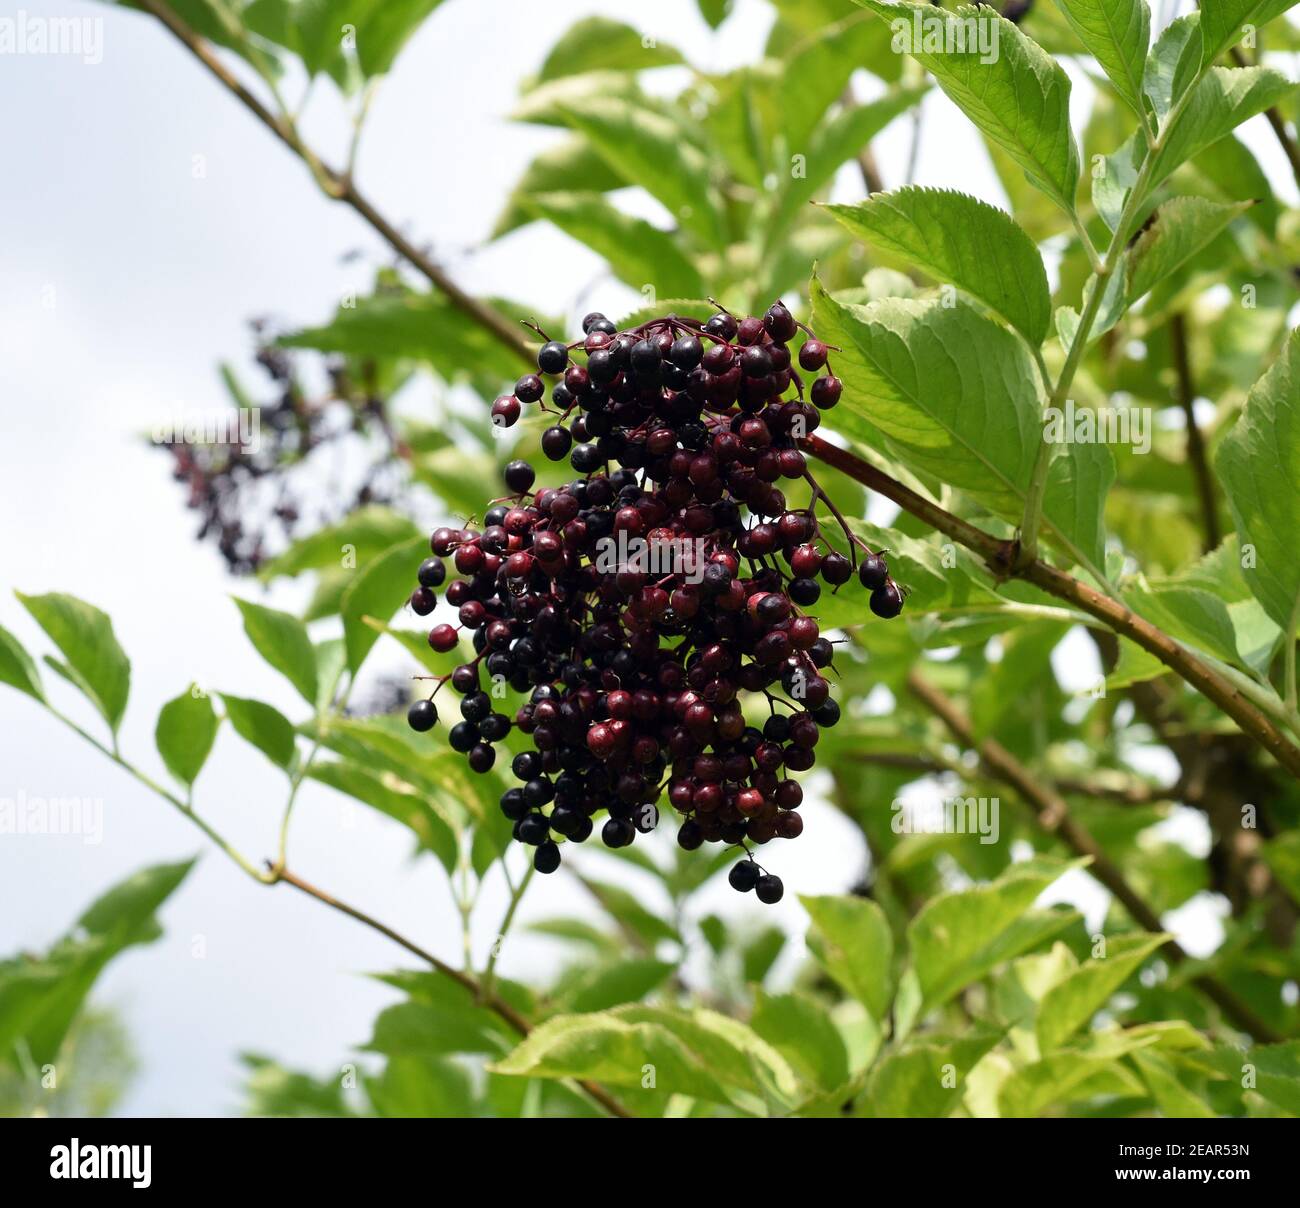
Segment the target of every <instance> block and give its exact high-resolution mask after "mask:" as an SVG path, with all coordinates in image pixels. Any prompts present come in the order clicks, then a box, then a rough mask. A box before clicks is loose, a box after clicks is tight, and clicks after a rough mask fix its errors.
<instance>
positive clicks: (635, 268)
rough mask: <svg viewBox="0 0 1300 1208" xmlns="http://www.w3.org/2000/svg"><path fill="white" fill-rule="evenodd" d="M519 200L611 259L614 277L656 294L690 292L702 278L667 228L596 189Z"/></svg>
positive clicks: (701, 289) (701, 284)
mask: <svg viewBox="0 0 1300 1208" xmlns="http://www.w3.org/2000/svg"><path fill="white" fill-rule="evenodd" d="M522 204H523V205H524V206H525V207H526V208H527V209H528V210H529V211H530V212H531V213H532V214H534V215H535V216H536V217H538V218H544V219H546V221H548V222H551V223H553V224H554V225H555V226H557V227H559V228H560V230H562V231H564V232H565V233H566V234H568V235H571V236H572V237H573V238H574V239H577V240H578V241H579V242H580V243H585V244H586V245H587V246H588V247H589V248H591V249H592V250H593V251H594V252H596V254H597V255H599V256H602V257H603V258H604V259H605V260H607V261H609V266H610V268H611V269H613V271H614V272H615V273H616V274H617V275H618V277H619V278H620V279H621V280H623V281H624V282H626V283H627V284H628V285H630V286H632V288H633V289H638V290H639V289H641V288H642V287H644V286H646V285H651V286H653V287H654V290H655V293H656V295H658V296H659V297H670V298H673V297H694V296H696V295H698V294H702V293H704V292H705V290H704V281H703V279H702V278H701V276H700V272H699V269H697V268H696V267H695V265H694V264H692V263H691V261H690V260H688V259H687V258H686V256H685V254H684V253H683V252H682V251H681V249H680V248H679V247H678V244H677V241H676V240H675V239H674V238H673V236H672V235H671V234H670V233H669V232H667V231H661V230H659V229H658V228H657V227H654V226H651V224H650V223H648V222H646V221H645V220H644V219H641V218H633V217H631V216H629V215H627V214H624V213H623V212H622V211H621V210H618V209H616V208H615V207H614V206H612V205H611V204H610V203H609V202H608V201H606V200H605V198H604V197H603V196H601V195H600V194H599V193H544V194H534V195H533V196H531V197H529V198H527V199H526V200H524V201H523V202H522Z"/></svg>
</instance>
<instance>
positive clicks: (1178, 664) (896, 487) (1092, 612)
mask: <svg viewBox="0 0 1300 1208" xmlns="http://www.w3.org/2000/svg"><path fill="white" fill-rule="evenodd" d="M800 444H801V447H802V448H803V449H804V451H805V452H807V453H810V454H812V455H813V456H814V457H816V458H818V459H819V460H821V461H824V462H826V464H827V465H830V466H834V467H835V469H837V470H840V471H842V472H843V473H845V474H847V475H848V476H849V477H850V478H852V479H854V480H855V481H857V482H860V483H862V484H863V486H866V487H869V488H870V489H871V490H873V491H876V492H877V493H879V494H881V495H884V496H885V498H886V499H891V500H893V501H894V502H895V503H896V504H898V505H899V507H901V508H902V509H903V510H904V511H906V512H910V513H911V514H912V515H913V516H915V517H916V518H917V519H918V520H921V521H923V522H924V523H925V524H927V525H929V526H930V527H931V528H933V529H937V530H938V531H939V532H941V533H943V534H944V535H945V536H948V537H951V538H952V539H953V540H954V541H956V542H958V543H959V544H961V545H964V546H965V547H966V548H967V549H969V550H971V551H973V552H974V553H976V554H979V555H980V557H982V558H983V559H984V560H985V562H987V563H988V565H989V568H990V569H991V570H992V571H993V573H994V574H995V575H997V576H998V577H999V578H1013V577H1014V578H1022V579H1025V580H1026V581H1028V582H1030V583H1032V584H1034V586H1035V587H1038V588H1040V589H1041V590H1043V591H1045V592H1047V593H1048V594H1049V595H1053V596H1056V597H1057V599H1060V600H1065V601H1066V602H1067V603H1069V604H1073V605H1074V606H1075V607H1076V608H1078V609H1080V610H1081V611H1083V612H1086V613H1087V614H1088V615H1089V616H1091V617H1093V618H1094V619H1095V620H1097V621H1099V622H1100V623H1101V624H1102V625H1104V626H1105V627H1106V628H1107V629H1111V630H1114V632H1116V633H1118V634H1120V635H1121V636H1123V637H1126V638H1128V639H1129V640H1130V641H1132V642H1134V643H1135V644H1137V645H1138V646H1141V647H1142V649H1143V650H1146V651H1148V652H1149V653H1151V654H1153V655H1155V656H1156V658H1158V659H1159V660H1160V661H1161V662H1162V663H1164V664H1165V666H1166V667H1168V668H1169V669H1170V670H1171V671H1174V672H1176V673H1177V674H1178V675H1179V676H1181V677H1182V678H1183V679H1184V680H1186V681H1187V682H1188V683H1189V684H1190V685H1191V686H1192V687H1193V688H1195V689H1196V690H1197V691H1198V692H1200V693H1201V694H1202V695H1203V696H1205V697H1206V698H1207V699H1209V700H1211V701H1213V702H1214V704H1216V705H1218V707H1219V708H1220V709H1222V710H1223V711H1224V712H1225V713H1226V714H1227V715H1228V716H1229V717H1231V718H1232V719H1233V721H1235V722H1236V723H1237V725H1238V726H1240V727H1241V729H1242V731H1243V732H1244V733H1246V734H1249V735H1250V736H1251V737H1252V738H1254V739H1255V741H1256V742H1258V743H1259V744H1260V745H1261V746H1262V747H1263V748H1264V749H1265V750H1266V751H1267V752H1268V753H1269V754H1270V755H1272V756H1273V758H1274V759H1276V760H1277V761H1278V763H1280V764H1281V765H1282V766H1283V767H1285V768H1286V769H1287V771H1289V772H1290V773H1291V774H1292V775H1293V776H1295V777H1296V778H1297V779H1300V748H1297V747H1296V746H1295V745H1294V744H1293V743H1292V741H1291V740H1290V739H1289V738H1288V737H1287V736H1286V735H1285V734H1283V733H1282V731H1281V730H1279V729H1278V727H1277V726H1276V725H1275V724H1274V723H1273V721H1272V719H1271V718H1270V717H1268V715H1267V714H1266V713H1264V712H1263V710H1261V709H1260V708H1259V707H1258V706H1257V705H1256V704H1254V702H1252V701H1251V700H1249V699H1248V698H1247V697H1246V696H1244V695H1243V694H1242V693H1241V691H1240V690H1239V689H1238V688H1237V687H1236V686H1235V685H1234V684H1232V683H1230V682H1229V681H1228V680H1227V679H1225V678H1224V677H1223V676H1222V675H1220V674H1219V673H1218V672H1217V671H1215V670H1214V669H1213V668H1212V667H1210V666H1209V665H1208V664H1206V663H1204V662H1202V661H1201V660H1200V659H1199V658H1198V657H1197V656H1196V655H1195V654H1193V653H1192V652H1191V651H1190V650H1188V649H1187V648H1186V647H1184V646H1182V645H1180V644H1179V643H1178V642H1176V641H1174V639H1173V638H1171V637H1170V636H1169V635H1168V634H1167V633H1165V632H1164V631H1163V630H1161V629H1158V628H1156V626H1154V625H1152V624H1151V622H1150V621H1147V620H1145V619H1144V618H1142V617H1140V616H1138V615H1137V613H1135V612H1133V611H1132V610H1131V609H1129V608H1127V607H1125V606H1124V605H1123V604H1121V603H1120V602H1119V601H1118V600H1113V599H1111V598H1110V597H1109V596H1107V595H1103V594H1102V593H1101V592H1099V591H1097V590H1095V589H1094V588H1092V587H1089V586H1088V585H1087V584H1086V583H1083V582H1081V581H1080V580H1078V579H1076V578H1074V577H1073V576H1071V575H1068V574H1066V573H1065V572H1064V571H1061V570H1057V568H1056V567H1054V566H1050V565H1049V564H1048V563H1046V562H1044V561H1043V560H1042V559H1041V558H1033V559H1031V560H1030V561H1028V562H1027V563H1025V564H1024V565H1023V566H1018V567H1017V566H1015V565H1014V563H1015V558H1016V553H1017V546H1016V543H1015V542H1014V541H1004V540H1002V539H1000V538H998V537H995V536H993V534H992V533H987V532H985V531H984V530H983V529H981V528H977V527H976V526H975V525H973V524H971V523H970V522H969V521H966V520H963V519H961V517H959V516H954V515H952V513H951V512H947V511H945V510H944V509H943V508H941V507H940V506H939V505H938V504H937V503H934V502H932V501H931V500H929V499H926V498H925V497H924V496H923V495H920V494H918V493H917V492H916V491H913V490H912V489H911V488H910V487H907V486H904V485H903V483H901V482H898V481H897V480H896V479H893V478H891V477H890V476H889V475H888V474H886V473H884V471H882V470H878V469H877V468H876V467H875V466H873V465H871V463H870V462H867V461H864V460H863V459H862V458H860V457H858V456H857V455H856V454H854V453H851V452H850V451H849V450H847V449H842V448H840V447H839V446H837V445H833V444H831V443H830V442H829V441H827V440H824V439H823V438H822V437H820V436H809V437H806V438H805V439H804V440H803V441H801V442H800Z"/></svg>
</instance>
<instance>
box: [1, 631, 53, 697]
mask: <svg viewBox="0 0 1300 1208" xmlns="http://www.w3.org/2000/svg"><path fill="white" fill-rule="evenodd" d="M0 684H8V685H9V686H10V687H11V688H17V689H18V691H19V692H26V693H27V695H28V696H31V697H35V698H36V699H37V700H38V701H41V702H44V700H45V689H44V688H42V687H41V673H40V672H39V671H38V670H37V668H36V664H35V663H34V662H33V661H32V656H31V655H30V654H28V653H27V651H26V650H25V649H23V644H22V643H21V642H20V641H19V640H18V639H17V638H16V637H14V635H13V634H12V633H10V632H9V630H7V629H6V628H5V627H4V626H3V625H0Z"/></svg>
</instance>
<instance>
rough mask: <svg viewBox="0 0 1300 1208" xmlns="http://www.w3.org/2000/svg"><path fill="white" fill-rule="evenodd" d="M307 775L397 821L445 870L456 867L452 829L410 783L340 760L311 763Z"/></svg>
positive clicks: (457, 847) (449, 871)
mask: <svg viewBox="0 0 1300 1208" xmlns="http://www.w3.org/2000/svg"><path fill="white" fill-rule="evenodd" d="M307 774H308V775H309V776H310V777H311V778H312V779H313V780H318V781H320V783H321V784H327V785H329V786H330V788H332V789H337V790H338V791H339V792H340V793H345V794H346V795H347V796H349V797H352V798H355V799H356V800H357V801H360V802H361V803H362V804H364V805H368V806H370V808H371V809H375V810H378V811H379V812H380V813H381V814H387V815H388V817H390V818H392V819H393V820H394V821H395V822H400V823H401V824H402V825H403V826H405V827H407V828H409V829H410V831H411V832H412V833H413V834H414V835H415V837H416V838H417V839H418V840H419V842H420V846H421V847H422V848H424V849H425V850H426V851H431V852H433V854H434V855H435V856H437V857H438V859H439V861H441V863H442V866H443V867H444V868H445V869H446V870H447V872H448V873H451V872H452V871H454V870H455V868H456V858H457V856H458V854H459V850H460V849H459V844H458V842H457V839H456V834H455V832H454V831H453V830H452V828H451V826H450V825H449V824H448V823H447V822H446V821H445V820H444V819H443V818H442V816H441V815H440V814H439V813H438V812H437V811H436V810H435V809H434V808H433V807H432V806H431V805H429V803H428V802H427V801H425V799H424V798H423V796H421V795H420V793H419V792H418V791H417V790H416V788H415V787H414V786H413V785H410V784H408V783H406V782H405V781H404V780H402V779H401V778H400V777H399V776H397V775H396V774H395V773H393V772H391V771H386V770H378V771H375V770H371V769H368V768H365V767H362V766H361V765H360V764H358V763H354V762H353V761H351V760H346V759H339V760H329V761H326V762H316V763H313V764H312V766H311V768H310V769H309V770H308V772H307Z"/></svg>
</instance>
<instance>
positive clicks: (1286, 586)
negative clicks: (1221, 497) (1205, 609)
mask: <svg viewBox="0 0 1300 1208" xmlns="http://www.w3.org/2000/svg"><path fill="white" fill-rule="evenodd" d="M1214 465H1215V470H1216V472H1217V474H1218V477H1219V481H1220V482H1222V484H1223V488H1224V491H1225V492H1226V493H1227V496H1228V504H1229V506H1230V507H1231V509H1232V515H1233V519H1234V522H1235V524H1236V527H1237V536H1238V538H1239V540H1240V542H1241V546H1242V552H1243V554H1244V553H1245V552H1246V550H1247V548H1249V549H1250V551H1251V557H1250V558H1249V559H1248V560H1246V559H1243V574H1244V575H1245V577H1246V582H1247V583H1249V584H1250V589H1251V591H1253V592H1254V593H1255V596H1256V598H1257V599H1258V600H1259V602H1260V603H1261V604H1263V606H1264V608H1265V610H1266V611H1267V612H1268V615H1269V616H1270V617H1271V618H1272V619H1273V620H1274V621H1275V622H1276V623H1277V624H1278V625H1279V626H1280V627H1281V628H1282V631H1283V632H1284V633H1291V634H1294V632H1295V624H1296V616H1297V610H1298V609H1300V561H1298V560H1297V559H1296V557H1295V551H1294V549H1293V547H1292V545H1291V542H1292V541H1293V540H1294V538H1295V535H1296V533H1297V532H1300V495H1297V493H1296V491H1295V490H1294V489H1291V487H1292V486H1293V484H1295V483H1296V482H1300V329H1297V330H1296V331H1293V332H1292V333H1291V335H1290V337H1289V338H1288V340H1287V342H1286V346H1285V347H1284V348H1283V350H1282V355H1281V356H1280V357H1279V358H1278V360H1277V363H1276V364H1275V365H1273V367H1272V368H1271V369H1269V370H1268V372H1267V373H1265V374H1264V376H1263V377H1261V378H1260V379H1259V381H1258V382H1256V383H1255V385H1254V387H1253V388H1252V389H1251V391H1250V394H1249V395H1248V396H1247V398H1246V405H1245V407H1244V408H1243V409H1242V413H1241V416H1240V418H1238V420H1237V423H1236V425H1235V426H1234V427H1233V428H1232V430H1231V431H1230V432H1229V433H1228V434H1227V436H1225V437H1224V438H1223V440H1222V442H1221V443H1220V445H1219V450H1218V453H1217V455H1216V457H1215V460H1214ZM1284 484H1287V485H1285V486H1284Z"/></svg>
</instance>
